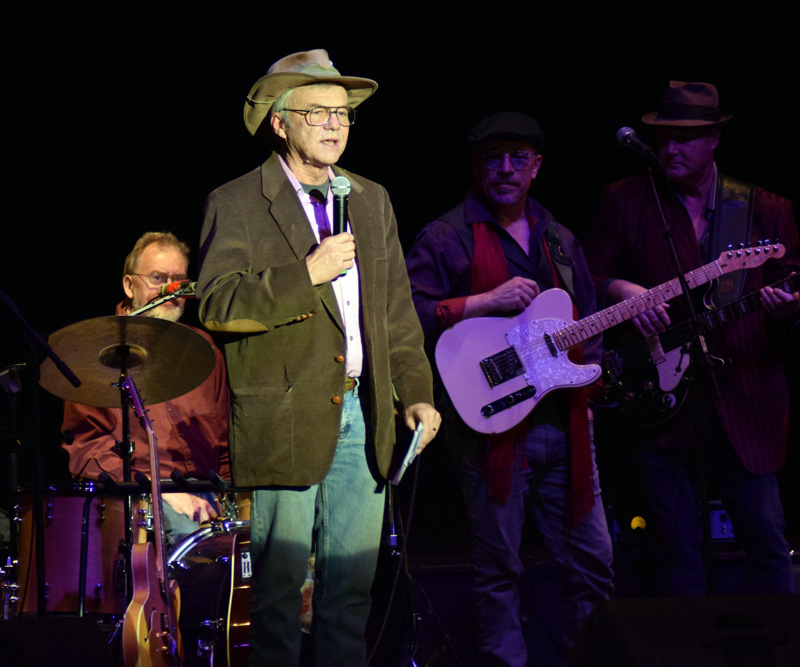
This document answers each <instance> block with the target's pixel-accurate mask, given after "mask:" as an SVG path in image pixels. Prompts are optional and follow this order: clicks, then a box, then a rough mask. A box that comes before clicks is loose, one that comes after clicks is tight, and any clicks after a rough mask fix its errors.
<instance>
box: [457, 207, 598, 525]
mask: <svg viewBox="0 0 800 667" xmlns="http://www.w3.org/2000/svg"><path fill="white" fill-rule="evenodd" d="M528 224H529V225H530V226H531V227H533V226H534V224H536V221H535V219H533V218H529V219H528ZM540 224H546V223H540ZM531 231H533V230H531ZM472 233H473V239H474V250H473V254H472V264H471V266H470V294H483V293H484V292H488V291H490V290H492V289H494V288H495V287H497V286H498V285H502V284H503V283H504V282H506V281H508V280H509V279H510V275H509V271H508V261H507V260H506V256H505V253H504V252H503V248H502V246H501V245H500V239H499V238H498V236H497V233H496V232H495V231H494V229H493V225H492V224H491V223H486V222H478V223H475V224H473V225H472ZM542 247H543V248H544V253H545V257H547V262H548V263H549V264H550V268H551V269H552V271H553V285H554V286H555V287H559V286H560V281H559V279H558V272H557V271H556V269H555V265H554V264H553V260H552V258H551V257H550V250H549V248H548V247H547V240H546V239H545V237H544V235H542ZM572 311H573V312H572V316H573V319H577V309H576V307H575V304H573V306H572ZM569 357H570V359H571V360H572V361H574V362H576V363H582V362H583V348H582V347H580V346H579V347H576V348H573V349H572V350H571V351H570V353H569ZM567 395H568V401H569V413H570V444H571V447H570V451H571V453H572V457H571V481H572V484H571V486H572V521H573V523H574V524H577V523H578V522H579V521H580V520H581V519H582V518H583V517H584V516H586V514H587V513H588V512H589V510H590V509H591V508H592V506H593V505H594V491H593V485H592V456H591V449H590V446H589V417H588V412H587V399H588V395H589V390H588V388H586V387H583V388H580V389H572V390H568V391H567ZM526 430H527V423H526V421H522V422H521V423H520V424H517V426H515V427H514V428H512V429H510V430H508V431H506V432H505V433H498V434H496V435H493V436H492V437H491V438H490V444H489V455H488V457H487V460H486V464H485V467H486V474H487V478H488V482H489V497H490V498H494V499H495V500H499V501H501V502H506V501H507V500H508V497H509V495H510V493H511V478H512V475H511V468H512V465H513V459H514V454H515V451H517V452H518V451H519V450H520V449H521V448H522V447H523V443H524V438H525V432H526ZM524 460H525V459H524V457H523V462H524Z"/></svg>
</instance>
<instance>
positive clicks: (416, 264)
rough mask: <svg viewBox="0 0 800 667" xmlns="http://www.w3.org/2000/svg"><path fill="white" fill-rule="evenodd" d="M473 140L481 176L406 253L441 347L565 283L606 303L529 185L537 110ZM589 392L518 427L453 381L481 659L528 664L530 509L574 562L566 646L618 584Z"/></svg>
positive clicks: (547, 403)
mask: <svg viewBox="0 0 800 667" xmlns="http://www.w3.org/2000/svg"><path fill="white" fill-rule="evenodd" d="M467 143H468V148H469V154H470V155H469V161H470V167H471V171H472V174H473V186H472V188H471V189H470V191H469V193H468V195H467V197H466V199H465V201H464V202H462V203H461V204H459V205H458V206H457V207H456V208H454V209H452V210H451V211H448V212H447V213H445V214H443V215H442V216H440V217H439V218H438V219H437V220H434V221H433V222H431V223H429V224H428V225H426V226H425V228H424V229H423V230H422V232H421V233H420V234H419V236H418V237H417V239H416V240H415V241H414V245H413V247H412V248H411V251H410V252H409V254H408V256H407V258H406V263H407V266H408V272H409V277H410V279H411V290H412V295H413V298H414V305H415V306H416V308H417V314H418V315H419V318H420V320H421V322H422V327H423V330H424V331H425V334H426V337H427V340H428V343H429V345H430V349H431V350H433V346H434V344H435V343H436V341H437V340H438V339H439V336H440V334H441V333H442V332H443V331H444V330H445V329H447V328H448V327H451V326H454V325H456V324H457V323H459V322H462V321H464V320H467V319H470V318H476V317H482V316H488V315H492V316H495V317H497V316H508V315H519V314H520V313H521V312H522V311H523V310H525V308H526V307H527V306H528V305H530V303H531V302H532V301H533V300H534V299H535V298H536V297H537V296H538V295H539V294H540V292H542V291H544V290H547V289H550V288H553V287H560V288H562V289H564V290H566V291H567V292H568V293H569V295H570V297H571V299H572V303H573V304H574V306H573V310H572V311H570V312H568V313H567V315H568V316H569V317H572V316H578V317H585V316H587V315H589V314H591V313H593V312H594V310H595V295H594V288H593V286H592V280H591V276H590V274H589V269H588V267H587V265H586V260H585V259H584V255H583V251H582V250H581V247H580V245H579V244H578V242H577V240H576V239H575V237H574V236H573V235H572V234H571V233H570V232H569V231H568V230H567V229H566V228H565V227H563V226H562V225H560V224H558V223H557V222H556V221H555V220H554V219H553V216H552V214H551V213H550V212H549V211H548V210H547V209H546V208H544V207H543V206H542V205H541V204H539V203H538V202H537V201H535V200H534V199H532V198H530V197H529V196H528V189H529V188H530V186H531V183H532V182H533V180H534V179H535V178H536V176H537V174H538V173H539V169H540V167H541V164H542V148H543V146H544V135H543V133H542V130H541V129H540V127H539V125H538V124H537V123H536V121H535V120H534V119H533V118H531V117H530V116H527V115H525V114H521V113H516V112H501V113H496V114H493V115H491V116H489V117H488V118H486V119H484V120H483V121H481V122H480V123H478V124H477V125H476V126H475V127H474V128H473V129H472V130H471V132H470V134H469V137H468V140H467ZM512 326H513V325H512V324H509V328H511V327H512ZM600 343H601V341H600V340H599V339H598V338H595V339H593V340H591V341H589V342H588V343H587V345H586V346H585V347H584V348H583V349H582V350H581V352H582V354H583V355H584V356H585V358H586V359H587V360H589V361H594V362H595V363H598V362H599V360H600V349H599V348H600ZM468 345H469V341H465V346H468ZM498 351H499V350H498ZM479 361H480V359H475V364H476V365H477V364H478V362H479ZM448 389H449V390H450V391H458V390H463V391H470V390H471V388H470V387H453V386H452V385H448ZM587 397H588V393H587V392H586V391H584V390H583V389H578V390H572V391H564V392H553V393H552V394H550V395H549V396H546V397H545V398H544V399H543V400H542V401H541V402H540V403H539V404H538V405H537V406H536V407H535V408H534V410H533V412H532V413H531V414H530V415H529V416H528V417H527V418H526V419H524V420H523V421H522V422H521V423H520V424H518V425H517V426H516V427H513V428H511V429H510V430H507V431H506V432H503V433H499V434H496V435H492V436H486V435H482V434H480V433H477V432H476V431H474V430H472V429H470V428H469V427H468V426H467V425H466V424H465V423H464V422H463V421H462V419H460V418H459V416H458V415H457V414H456V412H455V409H454V408H453V407H452V404H451V399H452V396H450V395H447V394H446V393H445V392H444V390H443V391H442V396H441V397H440V400H441V404H442V405H445V406H447V408H446V410H445V415H446V422H447V427H446V429H445V436H446V441H447V442H448V444H450V445H451V448H452V450H453V454H454V457H455V460H456V465H457V469H458V472H459V476H460V479H461V487H462V491H463V495H464V499H465V501H466V504H467V509H468V514H469V519H470V527H471V533H472V554H471V583H472V591H473V596H472V597H473V602H474V606H475V611H476V619H477V624H478V630H479V636H480V643H479V646H480V651H481V657H482V660H483V662H482V663H481V664H490V665H519V666H522V665H526V664H528V653H527V647H526V644H525V638H524V634H523V623H522V619H521V617H520V594H519V588H518V586H519V584H520V581H521V579H522V577H523V576H524V573H525V567H524V564H523V561H522V558H521V554H520V547H521V545H522V529H523V524H524V522H525V517H526V514H529V515H530V516H531V518H532V519H533V520H534V521H535V522H536V526H537V528H538V529H539V531H540V532H541V534H542V537H543V539H544V542H545V545H546V547H547V548H548V550H549V551H550V553H551V555H552V556H553V558H554V559H555V560H556V561H557V562H558V563H559V564H560V565H561V566H562V567H563V568H564V599H565V605H564V606H565V611H566V613H565V615H564V616H565V618H564V619H563V622H564V626H563V627H564V633H563V637H564V642H563V644H562V646H560V648H562V649H564V650H566V648H567V647H568V646H569V645H570V644H571V642H572V640H573V639H574V638H575V635H576V633H577V631H578V628H579V627H580V626H581V624H582V623H583V621H584V620H585V619H586V617H587V616H588V615H589V613H590V612H591V611H592V609H593V607H594V606H595V605H596V604H598V603H599V602H601V601H603V600H606V599H608V598H609V597H610V596H611V594H612V592H613V584H612V572H611V543H610V539H609V534H608V528H607V526H606V519H605V514H604V509H603V502H602V500H601V497H600V485H599V480H598V476H597V468H596V466H595V462H594V449H593V444H592V438H591V429H590V423H589V411H588V404H587ZM530 662H531V664H533V663H534V662H535V656H533V655H531V656H530Z"/></svg>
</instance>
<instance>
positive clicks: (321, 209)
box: [311, 190, 331, 241]
mask: <svg viewBox="0 0 800 667" xmlns="http://www.w3.org/2000/svg"><path fill="white" fill-rule="evenodd" d="M321 196H322V193H321V192H319V191H317V190H314V191H313V192H312V193H311V204H312V205H313V206H314V217H315V218H316V220H317V227H318V228H319V240H320V241H322V239H326V238H328V237H329V236H330V235H331V223H330V221H329V220H328V210H327V207H326V205H325V201H324V200H323V201H320V200H319V199H318V197H321Z"/></svg>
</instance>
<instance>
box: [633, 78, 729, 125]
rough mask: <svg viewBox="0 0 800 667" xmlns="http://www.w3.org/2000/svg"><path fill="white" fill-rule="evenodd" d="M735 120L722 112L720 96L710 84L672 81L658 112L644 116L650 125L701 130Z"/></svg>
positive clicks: (646, 122) (643, 118)
mask: <svg viewBox="0 0 800 667" xmlns="http://www.w3.org/2000/svg"><path fill="white" fill-rule="evenodd" d="M731 118H732V116H731V114H729V113H725V112H724V111H720V108H719V94H718V93H717V89H716V88H715V87H714V86H712V85H711V84H710V83H703V82H700V81H695V82H692V83H687V82H686V81H670V82H669V88H667V92H666V93H665V94H664V101H663V102H661V106H660V107H659V108H658V111H653V112H651V113H648V114H645V115H644V116H642V122H643V123H645V124H647V125H673V126H676V127H701V126H703V125H722V124H723V123H727V122H728V121H729V120H730V119H731Z"/></svg>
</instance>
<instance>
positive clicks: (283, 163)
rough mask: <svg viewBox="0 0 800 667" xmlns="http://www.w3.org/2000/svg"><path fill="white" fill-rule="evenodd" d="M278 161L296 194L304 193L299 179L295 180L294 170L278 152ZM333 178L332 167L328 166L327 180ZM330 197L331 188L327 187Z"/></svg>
mask: <svg viewBox="0 0 800 667" xmlns="http://www.w3.org/2000/svg"><path fill="white" fill-rule="evenodd" d="M278 162H279V163H280V165H281V167H283V171H284V173H285V174H286V178H288V179H289V183H291V184H292V187H293V188H294V191H295V192H296V193H297V194H298V196H303V195H305V192H304V190H303V186H302V185H300V181H298V180H297V176H295V175H294V172H293V171H292V170H291V169H290V168H289V165H288V164H287V163H286V160H284V159H283V156H282V155H280V154H278ZM333 179H334V174H333V169H331V168H330V167H328V180H329V181H331V182H332V181H333ZM330 197H331V190H330V188H328V198H329V199H330Z"/></svg>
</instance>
